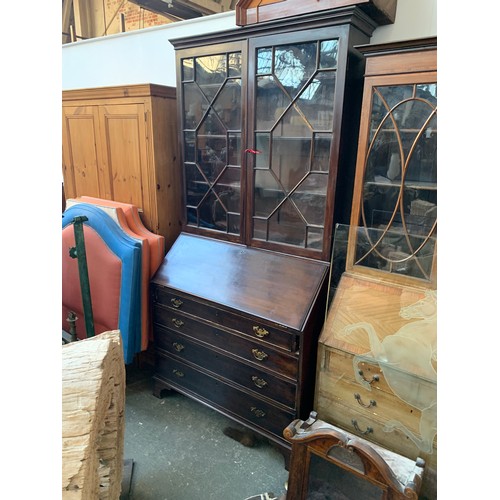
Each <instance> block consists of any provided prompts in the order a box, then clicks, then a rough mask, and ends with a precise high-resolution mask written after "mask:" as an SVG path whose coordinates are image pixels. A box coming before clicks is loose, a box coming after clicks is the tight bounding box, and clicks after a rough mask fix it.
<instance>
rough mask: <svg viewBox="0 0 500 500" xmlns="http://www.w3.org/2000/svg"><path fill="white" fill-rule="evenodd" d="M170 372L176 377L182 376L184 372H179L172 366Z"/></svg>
mask: <svg viewBox="0 0 500 500" xmlns="http://www.w3.org/2000/svg"><path fill="white" fill-rule="evenodd" d="M172 372H173V373H174V374H175V375H176V376H177V377H184V373H183V372H181V371H180V370H177V369H176V368H174V369H173V370H172Z"/></svg>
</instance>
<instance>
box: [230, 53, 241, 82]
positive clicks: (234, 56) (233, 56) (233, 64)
mask: <svg viewBox="0 0 500 500" xmlns="http://www.w3.org/2000/svg"><path fill="white" fill-rule="evenodd" d="M228 61H229V62H228V64H229V69H228V76H230V77H232V76H241V52H232V53H230V54H228Z"/></svg>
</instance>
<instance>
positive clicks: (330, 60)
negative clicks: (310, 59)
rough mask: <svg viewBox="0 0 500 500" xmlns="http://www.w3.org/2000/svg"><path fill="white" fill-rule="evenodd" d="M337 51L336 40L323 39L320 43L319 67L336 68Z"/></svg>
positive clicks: (337, 44) (337, 42) (337, 43)
mask: <svg viewBox="0 0 500 500" xmlns="http://www.w3.org/2000/svg"><path fill="white" fill-rule="evenodd" d="M338 52H339V41H338V40H325V41H323V42H321V44H320V54H319V67H320V68H322V69H323V68H336V67H337V57H338Z"/></svg>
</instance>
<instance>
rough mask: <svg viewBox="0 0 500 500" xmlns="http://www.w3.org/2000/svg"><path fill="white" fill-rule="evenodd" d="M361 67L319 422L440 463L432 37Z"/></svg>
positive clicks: (376, 54) (381, 50) (322, 345)
mask: <svg viewBox="0 0 500 500" xmlns="http://www.w3.org/2000/svg"><path fill="white" fill-rule="evenodd" d="M359 50H360V51H361V52H363V53H364V54H365V56H366V58H367V62H366V72H365V89H364V96H363V108H362V117H361V128H360V139H359V152H358V160H357V171H356V181H355V190H354V198H353V212H352V218H351V224H350V227H349V228H348V244H347V253H346V268H345V272H344V274H343V275H342V276H341V278H340V281H339V283H338V284H336V291H335V295H334V297H333V302H332V305H331V307H330V309H329V311H328V317H327V320H326V323H325V327H324V329H323V332H322V334H321V336H320V339H319V355H318V368H317V383H316V397H315V409H316V410H317V412H318V416H319V418H321V419H322V420H325V421H327V422H329V423H332V424H335V425H338V426H339V427H341V428H343V429H345V430H347V431H349V432H352V433H353V434H355V435H357V436H361V437H363V438H365V439H366V440H368V441H370V442H373V443H376V444H377V445H381V446H384V447H386V448H388V449H390V450H392V451H395V452H397V453H400V454H401V455H403V456H405V457H408V458H410V459H413V460H415V459H417V457H421V458H423V459H425V462H426V464H427V467H426V470H427V471H429V473H430V470H433V471H434V472H435V469H436V464H437V442H436V434H437V425H436V424H437V390H436V383H437V338H436V337H437V287H436V273H437V270H436V251H437V178H436V144H437V73H436V55H437V40H436V39H435V38H430V39H421V40H410V41H405V42H400V43H390V44H384V45H371V46H370V45H367V46H364V47H359Z"/></svg>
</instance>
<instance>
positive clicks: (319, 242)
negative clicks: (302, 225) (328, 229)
mask: <svg viewBox="0 0 500 500" xmlns="http://www.w3.org/2000/svg"><path fill="white" fill-rule="evenodd" d="M324 233H325V232H324V230H323V229H322V228H317V227H309V228H308V229H307V242H306V247H307V248H314V249H316V250H321V249H322V247H323V237H324Z"/></svg>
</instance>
